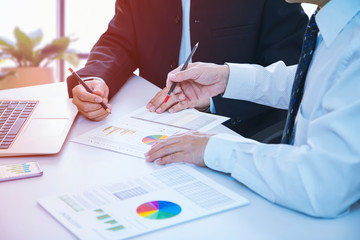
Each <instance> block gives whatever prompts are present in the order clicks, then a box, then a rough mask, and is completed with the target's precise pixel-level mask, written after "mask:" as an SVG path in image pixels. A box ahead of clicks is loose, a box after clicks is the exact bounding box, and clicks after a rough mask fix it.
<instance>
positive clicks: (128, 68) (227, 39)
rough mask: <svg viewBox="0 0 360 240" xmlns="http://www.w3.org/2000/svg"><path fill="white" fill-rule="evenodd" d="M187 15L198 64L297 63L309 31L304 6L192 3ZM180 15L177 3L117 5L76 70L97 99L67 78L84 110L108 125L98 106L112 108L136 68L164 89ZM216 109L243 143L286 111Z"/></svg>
mask: <svg viewBox="0 0 360 240" xmlns="http://www.w3.org/2000/svg"><path fill="white" fill-rule="evenodd" d="M190 9H191V11H190V18H189V21H190V29H191V31H190V38H191V46H193V45H194V44H195V43H196V42H200V46H199V49H198V50H197V52H196V53H195V55H194V56H193V61H202V62H213V63H217V64H223V63H225V62H234V63H255V64H260V65H263V66H267V65H269V64H271V63H273V62H276V61H278V60H283V61H284V62H285V63H286V64H288V65H290V64H296V63H297V61H298V58H299V54H300V51H301V49H300V48H301V44H302V38H303V34H304V31H305V27H306V24H307V17H306V15H305V13H304V12H303V10H302V8H301V6H300V5H299V4H292V5H290V4H287V3H286V2H284V1H283V0H223V1H218V0H193V1H191V7H190ZM182 14H183V13H182V2H181V1H180V0H176V1H175V0H146V1H142V0H117V1H116V11H115V16H114V18H113V19H112V20H111V22H110V23H109V26H108V29H107V31H106V32H105V33H104V34H103V35H102V36H101V37H100V39H99V41H98V42H97V43H96V44H95V46H94V47H93V49H92V50H91V53H90V57H89V59H88V61H87V64H86V66H85V67H84V68H83V69H81V70H79V71H78V74H79V75H80V76H81V77H83V78H91V79H93V80H89V81H87V83H88V85H90V87H91V88H92V89H93V90H94V93H95V94H90V93H87V92H86V91H85V89H84V88H83V87H82V86H81V85H77V83H76V81H74V79H73V78H72V77H71V76H70V77H69V78H68V88H69V94H70V96H72V94H73V102H74V104H75V105H76V106H77V107H78V109H79V111H80V112H81V113H82V114H83V115H84V116H86V117H87V118H89V119H92V120H102V119H104V118H105V117H106V116H107V114H108V113H107V112H106V111H105V110H104V109H103V108H102V107H101V106H100V105H99V104H98V103H99V102H101V101H104V102H105V103H106V104H108V99H110V98H111V97H112V96H114V94H115V93H116V92H117V91H118V90H119V89H120V88H121V87H122V85H123V84H124V83H125V82H126V80H127V79H128V78H129V77H130V76H131V74H132V73H133V71H134V70H136V69H137V68H139V73H140V76H142V77H143V78H145V79H147V80H149V81H150V82H152V83H154V84H155V85H157V86H159V87H160V88H164V87H165V80H166V76H167V73H168V72H169V71H171V70H173V69H174V68H176V67H177V66H178V61H179V48H180V44H181V37H182V23H183V19H182V16H183V15H182ZM213 102H214V105H215V109H216V113H217V114H221V115H226V116H230V117H231V120H230V121H229V123H228V126H230V127H231V128H233V129H234V130H236V131H238V132H239V133H240V134H242V135H243V136H246V137H251V136H253V135H254V134H255V133H256V132H258V131H260V130H262V129H264V128H266V127H268V126H270V125H272V124H274V123H276V122H278V121H280V120H281V119H285V117H286V113H285V112H282V111H281V110H277V109H272V108H269V107H264V106H260V105H257V104H253V103H249V102H245V101H232V100H224V99H222V98H221V97H220V96H218V97H215V98H213ZM108 105H109V104H108ZM109 107H110V108H111V106H110V105H109Z"/></svg>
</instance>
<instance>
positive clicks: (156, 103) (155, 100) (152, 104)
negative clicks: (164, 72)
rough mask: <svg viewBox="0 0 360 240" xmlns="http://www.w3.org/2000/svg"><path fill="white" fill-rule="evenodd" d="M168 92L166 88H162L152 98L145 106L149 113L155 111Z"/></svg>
mask: <svg viewBox="0 0 360 240" xmlns="http://www.w3.org/2000/svg"><path fill="white" fill-rule="evenodd" d="M167 92H168V88H164V89H162V90H161V91H159V92H158V93H157V94H156V95H155V97H153V98H152V99H151V100H150V102H149V103H148V104H147V105H146V108H147V109H149V111H150V112H155V111H156V109H158V108H159V106H160V105H161V104H162V103H163V102H164V99H165V97H166V94H167Z"/></svg>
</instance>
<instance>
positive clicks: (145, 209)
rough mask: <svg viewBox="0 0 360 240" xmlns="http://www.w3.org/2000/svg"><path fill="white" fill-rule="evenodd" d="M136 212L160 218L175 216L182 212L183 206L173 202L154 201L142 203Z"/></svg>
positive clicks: (143, 215) (145, 216) (147, 216)
mask: <svg viewBox="0 0 360 240" xmlns="http://www.w3.org/2000/svg"><path fill="white" fill-rule="evenodd" d="M136 212H137V214H139V215H140V216H141V217H143V218H147V219H153V220H159V219H166V218H171V217H175V216H176V215H178V214H179V213H181V207H180V206H179V205H177V204H176V203H173V202H168V201H152V202H147V203H144V204H141V205H140V206H139V207H138V208H137V209H136Z"/></svg>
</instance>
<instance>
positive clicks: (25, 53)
mask: <svg viewBox="0 0 360 240" xmlns="http://www.w3.org/2000/svg"><path fill="white" fill-rule="evenodd" d="M14 34H15V38H16V40H17V42H16V46H17V47H18V50H19V52H21V54H22V60H25V61H29V62H32V61H33V60H34V57H33V44H32V41H31V39H30V38H29V36H27V35H26V34H25V33H24V32H22V31H21V30H20V29H19V28H18V27H16V28H15V31H14Z"/></svg>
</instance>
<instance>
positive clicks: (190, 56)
mask: <svg viewBox="0 0 360 240" xmlns="http://www.w3.org/2000/svg"><path fill="white" fill-rule="evenodd" d="M198 46H199V43H196V44H195V46H194V47H193V49H192V50H191V53H190V55H189V56H188V58H187V59H186V61H185V63H184V65H183V66H182V68H181V69H180V71H184V70H185V69H186V68H187V66H188V65H189V62H190V59H191V58H192V56H193V55H194V53H195V51H196V49H197V48H198ZM175 87H176V82H173V84H172V85H171V87H170V90H169V92H168V93H167V95H166V97H165V99H164V103H166V102H167V101H168V100H169V98H170V94H171V93H172V92H173V91H174V89H175Z"/></svg>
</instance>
